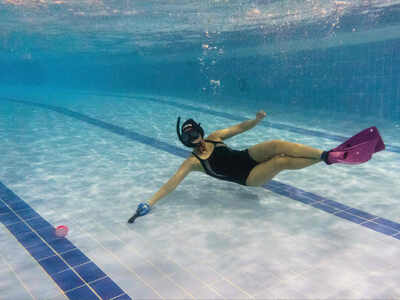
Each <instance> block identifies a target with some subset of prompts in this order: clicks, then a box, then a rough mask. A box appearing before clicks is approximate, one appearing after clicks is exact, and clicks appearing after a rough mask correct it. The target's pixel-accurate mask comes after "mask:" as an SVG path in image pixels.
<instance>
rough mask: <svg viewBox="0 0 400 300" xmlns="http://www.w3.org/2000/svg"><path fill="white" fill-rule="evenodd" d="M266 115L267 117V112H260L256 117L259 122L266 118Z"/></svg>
mask: <svg viewBox="0 0 400 300" xmlns="http://www.w3.org/2000/svg"><path fill="white" fill-rule="evenodd" d="M266 115H267V114H266V113H265V111H263V110H260V111H259V112H258V113H257V115H256V119H257V120H262V119H264V118H265V116H266Z"/></svg>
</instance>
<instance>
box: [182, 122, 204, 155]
mask: <svg viewBox="0 0 400 300" xmlns="http://www.w3.org/2000/svg"><path fill="white" fill-rule="evenodd" d="M180 122H181V117H178V120H177V122H176V133H177V135H178V138H179V140H180V141H181V142H182V144H184V145H185V146H186V147H190V148H195V147H197V146H198V145H199V144H200V143H196V144H194V143H193V141H194V140H195V139H197V138H198V137H199V135H201V137H204V130H203V128H201V126H200V123H199V124H197V123H196V122H195V121H194V120H193V119H189V120H187V121H185V123H183V125H182V132H181V130H180ZM185 128H189V129H188V130H186V131H185Z"/></svg>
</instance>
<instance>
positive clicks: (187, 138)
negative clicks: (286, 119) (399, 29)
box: [128, 110, 385, 223]
mask: <svg viewBox="0 0 400 300" xmlns="http://www.w3.org/2000/svg"><path fill="white" fill-rule="evenodd" d="M265 116H266V113H265V112H264V111H262V110H261V111H259V112H258V113H257V114H256V118H255V119H253V120H247V121H244V122H242V123H239V124H236V125H234V126H232V127H228V128H225V129H221V130H217V131H214V132H212V133H211V134H210V135H209V136H207V138H206V139H204V130H203V128H202V127H201V126H200V123H196V122H195V121H194V120H193V119H189V120H187V121H185V122H184V123H183V124H182V128H181V129H180V128H179V126H180V117H179V118H178V121H177V124H176V131H177V134H178V138H179V139H180V141H181V142H182V143H183V144H184V145H185V146H186V147H190V148H193V149H194V151H193V152H192V154H191V156H190V157H188V158H187V159H186V160H185V161H184V162H183V163H182V164H181V166H180V167H179V169H178V171H177V172H176V173H175V174H174V175H173V176H172V177H171V178H170V179H169V180H168V181H167V182H166V183H165V184H164V185H163V186H162V187H161V188H160V189H159V190H158V191H157V192H156V193H155V194H154V196H153V197H152V198H151V199H149V200H148V202H146V203H140V204H139V205H138V207H137V210H136V213H135V214H134V215H133V216H132V217H131V218H130V219H129V220H128V223H133V222H134V221H135V219H136V218H137V217H141V216H144V215H146V214H148V213H149V212H150V210H151V207H152V206H153V205H154V204H155V203H156V202H157V201H158V200H160V199H161V198H163V197H165V196H166V195H168V194H169V193H171V192H172V191H174V190H175V189H176V187H177V186H178V185H179V183H181V181H182V180H183V179H184V178H185V177H186V176H187V175H188V174H189V173H190V172H193V171H198V172H203V173H206V174H208V175H210V176H212V177H215V178H217V179H221V180H226V181H231V182H235V183H238V184H241V185H245V186H254V187H257V186H262V185H263V184H265V183H266V182H268V181H269V180H271V179H272V178H274V177H275V176H276V175H277V174H279V172H281V171H283V170H299V169H303V168H306V167H308V166H311V165H314V164H316V163H319V162H321V161H324V162H325V163H326V164H328V165H330V164H333V163H344V164H361V163H364V162H366V161H368V160H370V159H371V157H372V155H373V154H374V153H376V152H378V151H381V150H384V149H385V144H384V143H383V141H382V138H381V136H380V134H379V131H378V129H377V128H376V127H370V128H367V129H364V130H363V131H361V132H359V133H358V134H356V135H354V136H353V137H351V138H350V139H348V140H347V141H345V142H344V143H343V144H341V145H339V146H338V147H336V148H334V149H332V150H329V151H323V150H320V149H316V148H312V147H309V146H306V145H302V144H298V143H292V142H287V141H282V140H270V141H264V142H261V143H259V144H256V145H254V146H251V147H250V148H248V149H245V150H241V151H239V150H233V149H231V148H229V147H228V146H227V145H226V144H225V143H224V141H225V140H227V139H229V138H231V137H233V136H235V135H238V134H241V133H243V132H245V131H247V130H250V129H251V128H253V127H254V126H256V125H257V124H258V123H259V122H260V121H261V120H262V119H264V118H265Z"/></svg>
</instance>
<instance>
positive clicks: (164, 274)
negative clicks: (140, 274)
mask: <svg viewBox="0 0 400 300" xmlns="http://www.w3.org/2000/svg"><path fill="white" fill-rule="evenodd" d="M100 226H101V227H102V228H103V229H104V230H107V231H109V232H110V233H111V234H113V236H115V237H116V238H117V239H119V240H120V241H121V242H122V243H124V244H125V245H128V247H129V248H131V249H133V250H134V251H135V252H136V253H137V254H138V255H139V256H141V257H143V258H144V259H145V260H146V261H147V262H148V263H150V265H152V266H153V268H154V269H155V270H157V272H159V273H160V274H161V275H163V276H164V277H167V278H168V279H169V280H170V281H171V282H173V283H174V284H175V285H176V286H177V287H179V288H181V289H183V290H185V289H184V288H183V287H181V286H180V285H179V284H178V283H175V282H174V280H173V279H172V278H170V276H171V275H170V274H167V273H165V272H163V271H162V270H160V269H159V268H158V267H157V266H156V265H154V264H153V262H152V261H151V260H149V259H148V258H145V257H144V256H143V255H141V254H140V252H139V251H138V250H137V249H136V248H134V247H133V246H131V245H130V244H128V243H127V242H125V241H124V240H122V239H121V238H120V237H119V236H117V235H116V234H115V233H114V232H112V231H111V230H109V229H108V228H106V227H105V226H104V225H103V224H100ZM166 257H167V258H168V259H169V260H170V261H172V262H173V263H175V264H176V265H178V266H179V267H180V268H182V270H184V271H185V272H187V273H189V274H193V272H191V271H189V270H187V269H185V268H183V267H182V266H181V265H179V264H178V263H177V262H175V261H174V260H172V259H170V257H169V256H166ZM194 277H196V276H194ZM196 279H197V280H198V281H200V282H201V283H203V284H205V285H206V286H207V287H208V284H207V283H205V282H203V281H202V280H199V279H198V278H197V277H196ZM210 289H211V290H213V291H214V292H216V293H217V294H218V295H219V296H221V297H222V295H220V294H219V293H218V292H217V291H216V290H214V289H212V288H210ZM188 293H189V294H191V293H190V292H188Z"/></svg>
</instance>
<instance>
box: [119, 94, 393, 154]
mask: <svg viewBox="0 0 400 300" xmlns="http://www.w3.org/2000/svg"><path fill="white" fill-rule="evenodd" d="M125 98H129V97H125ZM135 98H136V97H135ZM137 98H139V99H144V100H149V101H153V102H158V103H162V104H166V105H172V106H174V107H179V108H182V109H186V110H189V111H198V112H202V113H206V114H209V115H213V116H218V117H223V118H226V119H230V120H235V121H244V120H245V118H243V117H239V116H235V115H232V114H230V113H225V112H217V111H213V110H211V109H207V108H201V107H195V106H192V105H188V104H182V103H178V102H174V101H170V100H162V99H158V98H155V97H149V96H140V97H137ZM260 125H261V126H264V127H269V128H275V129H280V130H286V131H290V132H294V133H299V134H303V135H311V136H318V137H322V138H326V139H331V140H334V141H339V142H344V141H346V140H347V139H348V138H349V137H344V136H341V135H336V134H330V133H326V132H322V131H318V130H310V129H304V128H298V127H294V126H290V125H286V124H282V123H276V122H274V123H272V122H269V121H267V120H264V121H263V122H262V123H260V124H258V125H257V126H260ZM362 129H363V128H360V130H362ZM385 145H386V149H385V150H386V151H390V152H397V153H400V146H394V145H387V144H385Z"/></svg>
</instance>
